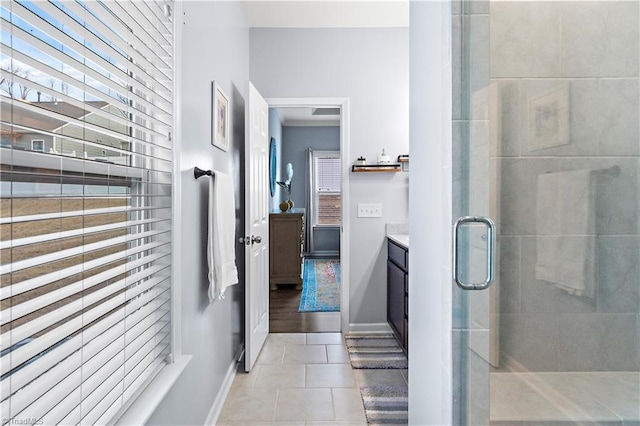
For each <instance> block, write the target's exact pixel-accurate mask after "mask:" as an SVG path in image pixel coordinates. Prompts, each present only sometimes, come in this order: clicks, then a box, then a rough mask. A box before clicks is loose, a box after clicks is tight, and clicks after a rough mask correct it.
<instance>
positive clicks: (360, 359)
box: [344, 334, 408, 369]
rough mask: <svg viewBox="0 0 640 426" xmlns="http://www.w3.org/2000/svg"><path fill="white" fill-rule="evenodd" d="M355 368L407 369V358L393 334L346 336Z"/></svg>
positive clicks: (352, 364) (350, 357)
mask: <svg viewBox="0 0 640 426" xmlns="http://www.w3.org/2000/svg"><path fill="white" fill-rule="evenodd" d="M344 340H345V343H346V344H347V350H348V351H349V359H350V360H351V366H352V367H353V368H358V369H360V368H380V369H385V368H407V365H408V363H407V357H406V356H405V354H404V352H403V351H402V348H401V347H400V345H398V342H397V341H396V339H395V337H393V335H392V334H350V335H348V336H345V338H344Z"/></svg>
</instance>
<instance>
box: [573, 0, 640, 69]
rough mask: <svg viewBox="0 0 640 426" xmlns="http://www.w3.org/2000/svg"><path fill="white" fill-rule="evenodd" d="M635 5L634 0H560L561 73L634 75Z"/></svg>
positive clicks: (638, 42)
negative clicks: (589, 0) (627, 0)
mask: <svg viewBox="0 0 640 426" xmlns="http://www.w3.org/2000/svg"><path fill="white" fill-rule="evenodd" d="M638 5H639V3H638V2H563V3H562V15H561V16H562V68H563V69H562V71H563V76H569V77H594V76H597V77H637V76H638V71H639V70H640V67H639V63H640V56H639V52H640V35H639V28H640V26H639V25H640V22H639V20H638V15H639V13H638Z"/></svg>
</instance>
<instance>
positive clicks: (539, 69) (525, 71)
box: [491, 2, 562, 78]
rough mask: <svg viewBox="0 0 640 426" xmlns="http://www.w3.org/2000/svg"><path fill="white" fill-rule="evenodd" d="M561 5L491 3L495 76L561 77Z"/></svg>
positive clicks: (549, 3)
mask: <svg viewBox="0 0 640 426" xmlns="http://www.w3.org/2000/svg"><path fill="white" fill-rule="evenodd" d="M560 10H561V9H560V5H559V4H557V3H554V2H527V3H524V2H492V3H491V41H492V42H491V77H518V78H525V77H559V76H560V66H561V61H560V50H561V40H562V37H561V15H560Z"/></svg>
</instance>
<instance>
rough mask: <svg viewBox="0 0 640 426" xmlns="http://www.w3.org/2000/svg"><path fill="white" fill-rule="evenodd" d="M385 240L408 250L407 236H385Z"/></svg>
mask: <svg viewBox="0 0 640 426" xmlns="http://www.w3.org/2000/svg"><path fill="white" fill-rule="evenodd" d="M387 238H389V239H390V240H391V241H393V242H395V243H398V244H400V245H401V246H402V247H404V248H406V249H407V250H409V234H387Z"/></svg>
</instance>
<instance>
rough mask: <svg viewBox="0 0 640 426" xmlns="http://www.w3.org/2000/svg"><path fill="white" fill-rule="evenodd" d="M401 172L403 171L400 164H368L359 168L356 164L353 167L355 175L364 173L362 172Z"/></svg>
mask: <svg viewBox="0 0 640 426" xmlns="http://www.w3.org/2000/svg"><path fill="white" fill-rule="evenodd" d="M400 170H402V169H401V168H400V164H367V165H364V166H359V165H357V164H354V165H353V166H351V171H352V172H354V173H362V172H368V173H372V172H374V173H375V172H378V173H382V172H386V173H389V172H391V173H395V172H399V171H400Z"/></svg>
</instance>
